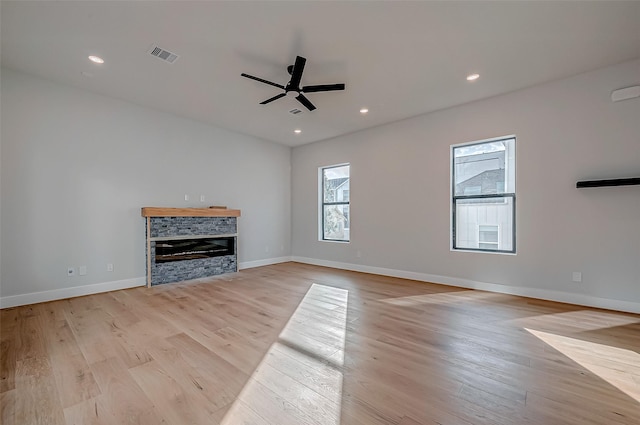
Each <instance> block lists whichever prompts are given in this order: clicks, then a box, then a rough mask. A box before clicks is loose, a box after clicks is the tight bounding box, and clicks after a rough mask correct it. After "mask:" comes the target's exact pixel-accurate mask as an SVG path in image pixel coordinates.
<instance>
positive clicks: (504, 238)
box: [451, 136, 516, 253]
mask: <svg viewBox="0 0 640 425" xmlns="http://www.w3.org/2000/svg"><path fill="white" fill-rule="evenodd" d="M515 141H516V139H515V137H513V136H511V137H504V138H499V139H492V140H487V141H482V142H474V143H469V144H464V145H455V146H452V147H451V159H452V166H451V173H452V176H451V181H452V188H451V191H452V203H451V214H452V220H451V227H452V228H451V240H452V244H451V245H452V248H453V249H454V250H472V251H490V252H503V253H515V252H516V245H515V240H516V239H515V237H516V229H515V201H516V180H515V175H516V174H515Z"/></svg>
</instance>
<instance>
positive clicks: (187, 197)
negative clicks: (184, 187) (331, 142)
mask: <svg viewBox="0 0 640 425" xmlns="http://www.w3.org/2000/svg"><path fill="white" fill-rule="evenodd" d="M184 200H185V201H188V200H189V195H187V194H186V193H185V195H184Z"/></svg>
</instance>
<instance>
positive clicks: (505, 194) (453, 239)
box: [449, 135, 517, 255]
mask: <svg viewBox="0 0 640 425" xmlns="http://www.w3.org/2000/svg"><path fill="white" fill-rule="evenodd" d="M506 140H513V150H514V152H513V165H512V167H513V168H515V167H516V153H515V152H516V150H517V149H516V147H515V146H516V136H515V135H510V136H502V137H495V138H491V139H485V140H479V141H475V142H470V143H460V144H456V145H451V147H450V155H451V162H450V165H451V171H450V173H449V177H450V178H451V185H450V190H451V193H450V199H451V204H450V208H451V214H450V217H451V223H450V235H451V240H450V244H451V245H450V249H451V251H462V252H483V253H489V254H506V255H515V254H516V189H515V188H516V184H515V182H516V172H515V170H514V187H513V191H512V192H503V193H495V194H494V193H491V194H484V195H482V194H481V195H456V157H455V150H456V149H458V148H462V147H467V146H476V145H484V144H488V143H494V142H500V141H506ZM507 163H508V158H507V156H506V155H505V173H507V171H506V169H507ZM505 185H506V176H505ZM497 198H503V199H505V203H508V199H507V198H511V204H512V208H511V249H510V250H506V249H484V248H479V247H478V248H470V247H459V246H456V243H457V240H456V201H458V200H467V199H497ZM496 225H497V226H498V229H499V230H498V232H499V235H500V234H501V232H500V229H501V227H502V226H500V225H499V224H496ZM479 244H480V242H478V245H479Z"/></svg>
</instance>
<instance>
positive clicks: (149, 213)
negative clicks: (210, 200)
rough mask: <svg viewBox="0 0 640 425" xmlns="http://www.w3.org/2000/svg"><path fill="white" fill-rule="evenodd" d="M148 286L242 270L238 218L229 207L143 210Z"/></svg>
mask: <svg viewBox="0 0 640 425" xmlns="http://www.w3.org/2000/svg"><path fill="white" fill-rule="evenodd" d="M142 216H143V217H145V218H146V221H147V228H146V229H147V232H146V240H147V251H146V252H147V286H148V287H151V286H152V285H159V284H163V283H170V282H179V281H183V280H190V279H198V278H202V277H209V276H215V275H219V274H223V273H231V272H236V271H238V255H237V239H238V233H237V232H238V230H237V229H238V225H237V217H239V216H240V210H231V209H227V208H157V207H145V208H142Z"/></svg>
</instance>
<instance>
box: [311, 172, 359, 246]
mask: <svg viewBox="0 0 640 425" xmlns="http://www.w3.org/2000/svg"><path fill="white" fill-rule="evenodd" d="M340 167H349V200H348V201H336V202H325V193H324V189H325V187H324V173H325V170H329V169H331V168H340ZM318 185H319V191H318V194H319V195H320V196H319V202H318V204H319V207H320V211H319V218H320V223H319V226H318V227H319V229H318V230H319V235H318V236H319V237H318V240H319V241H321V242H338V243H350V242H351V231H349V239H327V238H325V231H324V230H325V229H324V228H325V226H324V225H325V206H330V205H344V206H347V207H349V218H348V220H349V227H346V229H349V230H350V229H351V163H348V162H345V163H343V164H336V165H328V166H324V167H318Z"/></svg>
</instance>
